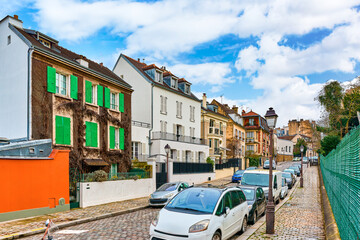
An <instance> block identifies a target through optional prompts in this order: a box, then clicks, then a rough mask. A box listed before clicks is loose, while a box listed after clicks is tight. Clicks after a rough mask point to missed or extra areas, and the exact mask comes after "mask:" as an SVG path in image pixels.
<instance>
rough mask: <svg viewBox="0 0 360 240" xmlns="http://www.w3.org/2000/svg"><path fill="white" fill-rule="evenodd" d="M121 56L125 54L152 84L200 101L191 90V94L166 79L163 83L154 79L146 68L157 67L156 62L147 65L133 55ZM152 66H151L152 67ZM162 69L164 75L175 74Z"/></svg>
mask: <svg viewBox="0 0 360 240" xmlns="http://www.w3.org/2000/svg"><path fill="white" fill-rule="evenodd" d="M121 56H123V57H124V58H125V59H126V60H128V61H129V62H130V63H131V64H132V65H133V66H134V67H135V68H136V69H137V70H138V71H139V72H140V73H142V74H143V75H144V76H145V77H146V78H147V79H148V80H149V81H150V82H151V83H152V84H154V85H156V86H159V87H162V88H165V89H167V90H170V91H172V92H175V93H177V94H179V95H182V96H184V97H187V98H190V99H193V100H195V101H199V102H200V100H199V99H198V98H197V97H196V96H195V95H194V94H193V93H192V92H191V93H190V95H188V94H186V93H184V92H183V91H182V90H181V89H179V88H178V89H174V88H172V87H170V86H169V85H167V84H166V83H165V82H164V81H163V83H159V82H156V81H155V80H154V79H152V78H151V77H150V76H149V75H148V74H147V73H146V72H145V70H147V69H151V68H152V67H156V65H155V64H150V65H147V64H145V63H142V62H140V61H137V60H135V59H133V58H131V57H128V56H126V55H125V54H121ZM150 66H151V67H150ZM156 68H157V69H159V68H158V67H156ZM160 70H162V71H163V72H164V73H163V76H166V75H172V76H175V75H173V74H172V73H171V72H170V71H168V70H164V69H160Z"/></svg>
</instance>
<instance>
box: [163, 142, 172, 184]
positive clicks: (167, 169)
mask: <svg viewBox="0 0 360 240" xmlns="http://www.w3.org/2000/svg"><path fill="white" fill-rule="evenodd" d="M164 148H165V152H166V182H169V180H170V179H169V153H170V149H171V147H170V146H169V144H166V145H165V147H164Z"/></svg>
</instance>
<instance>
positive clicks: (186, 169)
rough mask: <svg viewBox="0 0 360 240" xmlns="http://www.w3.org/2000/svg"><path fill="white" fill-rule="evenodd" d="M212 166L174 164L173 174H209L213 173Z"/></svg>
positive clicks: (204, 164) (184, 163)
mask: <svg viewBox="0 0 360 240" xmlns="http://www.w3.org/2000/svg"><path fill="white" fill-rule="evenodd" d="M213 169H214V168H213V165H212V164H211V163H189V162H174V163H173V174H184V173H211V172H213V171H214V170H213Z"/></svg>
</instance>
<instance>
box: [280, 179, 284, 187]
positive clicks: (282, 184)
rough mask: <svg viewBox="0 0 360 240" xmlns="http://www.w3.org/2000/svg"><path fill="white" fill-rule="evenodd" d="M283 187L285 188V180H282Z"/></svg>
mask: <svg viewBox="0 0 360 240" xmlns="http://www.w3.org/2000/svg"><path fill="white" fill-rule="evenodd" d="M281 186H282V187H285V178H283V179H282V183H281Z"/></svg>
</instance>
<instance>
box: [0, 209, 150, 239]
mask: <svg viewBox="0 0 360 240" xmlns="http://www.w3.org/2000/svg"><path fill="white" fill-rule="evenodd" d="M148 207H149V206H148V205H147V206H142V207H135V208H130V209H127V210H123V211H118V212H112V213H105V214H103V215H99V216H96V217H89V218H82V219H78V220H74V221H70V222H65V223H60V224H56V227H57V228H58V229H62V228H66V227H71V226H75V225H78V224H82V223H87V222H92V221H96V220H101V219H105V218H110V217H115V216H119V215H123V214H127V213H131V212H136V211H138V210H142V209H145V208H148ZM45 229H46V228H40V229H34V230H30V231H26V232H20V233H15V234H11V235H8V236H4V237H0V240H9V239H18V238H23V237H29V236H33V235H36V234H40V233H44V232H45Z"/></svg>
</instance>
